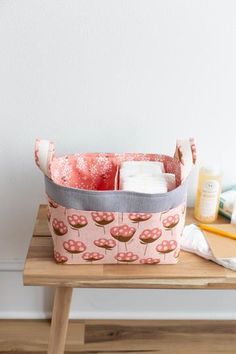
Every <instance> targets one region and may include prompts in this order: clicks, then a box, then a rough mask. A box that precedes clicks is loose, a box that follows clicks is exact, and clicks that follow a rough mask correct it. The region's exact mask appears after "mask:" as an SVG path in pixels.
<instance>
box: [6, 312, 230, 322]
mask: <svg viewBox="0 0 236 354" xmlns="http://www.w3.org/2000/svg"><path fill="white" fill-rule="evenodd" d="M50 318H51V313H49V312H47V313H46V312H45V313H44V312H10V311H9V312H0V319H10V320H11V319H12V320H13V319H15V320H18V319H22V320H32V319H37V320H44V319H50ZM70 319H72V320H212V321H213V320H236V313H228V312H226V313H212V312H211V313H208V312H200V313H196V312H188V313H184V312H179V313H174V314H173V313H169V312H161V313H155V312H153V313H142V312H140V313H139V312H135V313H134V312H124V313H123V312H122V311H119V312H109V313H108V312H98V311H96V312H87V311H84V312H82V311H80V312H77V311H74V312H72V313H71V314H70Z"/></svg>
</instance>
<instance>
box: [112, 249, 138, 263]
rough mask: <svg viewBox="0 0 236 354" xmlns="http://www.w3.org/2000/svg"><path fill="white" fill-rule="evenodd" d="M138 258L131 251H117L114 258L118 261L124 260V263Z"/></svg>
mask: <svg viewBox="0 0 236 354" xmlns="http://www.w3.org/2000/svg"><path fill="white" fill-rule="evenodd" d="M138 258H139V257H138V255H137V254H135V253H133V252H119V253H117V255H116V256H115V259H116V260H117V261H118V262H125V263H131V262H135V261H137V260H138Z"/></svg>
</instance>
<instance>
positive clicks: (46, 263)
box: [24, 205, 236, 289]
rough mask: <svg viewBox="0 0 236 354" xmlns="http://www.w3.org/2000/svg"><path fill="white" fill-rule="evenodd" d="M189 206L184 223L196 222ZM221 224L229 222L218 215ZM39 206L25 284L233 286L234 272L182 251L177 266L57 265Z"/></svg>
mask: <svg viewBox="0 0 236 354" xmlns="http://www.w3.org/2000/svg"><path fill="white" fill-rule="evenodd" d="M192 214H193V210H192V209H189V210H188V213H187V218H186V223H187V224H189V223H192V222H195V220H194V219H193V215H192ZM219 222H220V223H223V222H228V220H227V219H225V218H223V217H220V220H219ZM52 255H53V244H52V238H51V236H50V234H49V230H48V226H47V220H46V206H44V205H43V206H40V208H39V212H38V216H37V221H36V225H35V229H34V235H33V237H32V239H31V242H30V247H29V252H28V255H27V259H26V263H25V268H24V284H25V285H49V286H65V287H85V288H90V287H92V288H109V287H111V288H143V289H145V288H147V289H148V288H169V289H179V288H185V289H194V288H197V289H216V288H217V289H236V272H233V271H231V270H228V269H225V268H223V267H221V266H219V265H217V264H215V263H213V262H211V261H206V260H204V259H202V258H201V257H198V256H196V255H193V254H190V253H187V252H181V253H180V257H179V263H178V264H176V265H157V266H155V265H130V264H128V265H60V264H56V263H55V261H54V260H53V258H52Z"/></svg>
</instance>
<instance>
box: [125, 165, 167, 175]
mask: <svg viewBox="0 0 236 354" xmlns="http://www.w3.org/2000/svg"><path fill="white" fill-rule="evenodd" d="M163 172H165V171H164V166H163V163H162V162H159V161H125V162H123V163H122V165H121V168H120V176H121V177H122V178H125V177H127V176H136V175H140V174H145V175H152V176H153V175H159V174H160V173H163Z"/></svg>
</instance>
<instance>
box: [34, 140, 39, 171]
mask: <svg viewBox="0 0 236 354" xmlns="http://www.w3.org/2000/svg"><path fill="white" fill-rule="evenodd" d="M38 143H39V140H38V139H37V140H36V148H35V151H34V159H35V162H36V165H37V166H38V167H40V163H39V148H38Z"/></svg>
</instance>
